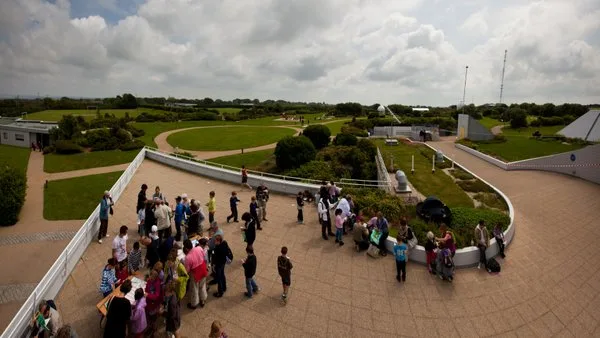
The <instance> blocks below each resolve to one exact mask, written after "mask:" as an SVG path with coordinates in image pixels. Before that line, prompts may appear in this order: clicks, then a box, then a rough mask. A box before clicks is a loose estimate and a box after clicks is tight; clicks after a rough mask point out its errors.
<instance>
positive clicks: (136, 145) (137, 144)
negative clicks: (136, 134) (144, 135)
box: [119, 140, 146, 151]
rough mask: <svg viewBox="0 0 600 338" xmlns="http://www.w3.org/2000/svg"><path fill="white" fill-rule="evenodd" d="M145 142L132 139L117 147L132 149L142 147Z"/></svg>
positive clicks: (124, 149) (125, 149)
mask: <svg viewBox="0 0 600 338" xmlns="http://www.w3.org/2000/svg"><path fill="white" fill-rule="evenodd" d="M145 145H146V144H145V143H144V141H142V140H132V141H129V142H127V143H123V144H121V145H120V146H119V149H121V150H123V151H127V150H134V149H142V148H144V146H145Z"/></svg>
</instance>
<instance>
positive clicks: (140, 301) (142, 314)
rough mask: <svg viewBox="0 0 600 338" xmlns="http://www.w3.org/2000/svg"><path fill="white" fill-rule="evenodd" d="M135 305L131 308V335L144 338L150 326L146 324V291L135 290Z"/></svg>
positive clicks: (134, 337)
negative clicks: (147, 327)
mask: <svg viewBox="0 0 600 338" xmlns="http://www.w3.org/2000/svg"><path fill="white" fill-rule="evenodd" d="M134 299H135V304H134V305H133V306H132V307H131V333H133V338H143V337H144V331H145V330H146V326H147V325H148V324H147V322H146V297H144V289H142V288H139V289H137V290H135V294H134Z"/></svg>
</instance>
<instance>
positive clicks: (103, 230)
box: [98, 190, 114, 244]
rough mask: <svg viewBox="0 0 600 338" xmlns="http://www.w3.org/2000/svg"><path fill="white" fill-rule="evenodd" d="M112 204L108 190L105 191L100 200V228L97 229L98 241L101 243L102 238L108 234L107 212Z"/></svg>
mask: <svg viewBox="0 0 600 338" xmlns="http://www.w3.org/2000/svg"><path fill="white" fill-rule="evenodd" d="M113 205H114V203H113V199H112V197H111V196H110V192H108V190H107V191H105V192H104V196H102V199H101V200H100V230H99V231H98V243H100V244H102V238H104V237H109V236H108V233H107V232H108V214H109V212H110V210H111V208H112V206H113Z"/></svg>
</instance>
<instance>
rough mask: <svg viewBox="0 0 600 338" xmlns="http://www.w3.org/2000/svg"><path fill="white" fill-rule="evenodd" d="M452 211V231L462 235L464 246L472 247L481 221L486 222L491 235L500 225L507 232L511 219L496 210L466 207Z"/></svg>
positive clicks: (452, 209)
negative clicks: (474, 232) (476, 229)
mask: <svg viewBox="0 0 600 338" xmlns="http://www.w3.org/2000/svg"><path fill="white" fill-rule="evenodd" d="M450 210H451V211H452V230H454V231H455V232H457V233H458V234H460V235H461V237H462V238H461V239H462V240H463V241H465V242H463V245H462V246H465V245H470V242H471V240H472V239H473V231H474V229H475V226H477V223H478V222H479V221H480V220H483V221H485V225H486V227H487V228H488V230H489V231H490V234H491V232H492V230H493V229H494V227H495V226H496V224H498V223H500V224H501V225H502V229H503V230H506V228H507V227H508V225H509V224H510V217H508V215H506V214H505V213H503V212H500V211H496V210H490V209H482V208H464V207H456V208H450ZM466 242H468V243H466Z"/></svg>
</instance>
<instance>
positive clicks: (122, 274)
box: [116, 261, 129, 284]
mask: <svg viewBox="0 0 600 338" xmlns="http://www.w3.org/2000/svg"><path fill="white" fill-rule="evenodd" d="M116 276H117V283H118V284H121V283H123V282H124V281H126V280H127V278H128V277H129V270H128V269H127V261H122V262H121V263H119V265H118V266H117V271H116Z"/></svg>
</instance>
